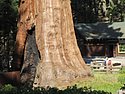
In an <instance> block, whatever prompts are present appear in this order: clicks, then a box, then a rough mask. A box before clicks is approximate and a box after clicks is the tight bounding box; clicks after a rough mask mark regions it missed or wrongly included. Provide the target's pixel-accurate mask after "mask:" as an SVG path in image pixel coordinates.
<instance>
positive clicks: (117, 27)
mask: <svg viewBox="0 0 125 94" xmlns="http://www.w3.org/2000/svg"><path fill="white" fill-rule="evenodd" d="M75 29H76V32H78V33H79V34H80V36H82V37H83V38H85V39H102V38H103V39H104V38H106V39H107V38H108V39H109V38H113V39H114V38H115V39H116V38H117V39H120V38H125V22H114V23H100V22H98V23H91V24H85V23H79V24H76V25H75Z"/></svg>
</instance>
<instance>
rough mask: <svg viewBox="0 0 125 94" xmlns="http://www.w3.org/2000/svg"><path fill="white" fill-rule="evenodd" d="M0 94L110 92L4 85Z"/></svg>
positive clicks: (94, 93)
mask: <svg viewBox="0 0 125 94" xmlns="http://www.w3.org/2000/svg"><path fill="white" fill-rule="evenodd" d="M0 94H111V93H110V92H105V91H101V90H98V91H97V90H93V89H91V88H87V87H84V88H77V86H76V85H74V86H69V87H67V88H66V89H64V90H60V89H58V88H56V87H53V88H52V87H47V88H39V87H37V88H34V89H32V88H31V87H27V86H22V87H18V88H16V87H13V86H11V85H5V86H3V87H2V88H0Z"/></svg>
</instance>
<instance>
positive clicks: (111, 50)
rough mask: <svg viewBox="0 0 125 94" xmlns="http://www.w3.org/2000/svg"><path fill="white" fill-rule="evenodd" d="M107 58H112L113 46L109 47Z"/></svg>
mask: <svg viewBox="0 0 125 94" xmlns="http://www.w3.org/2000/svg"><path fill="white" fill-rule="evenodd" d="M108 56H109V57H113V45H109V54H108Z"/></svg>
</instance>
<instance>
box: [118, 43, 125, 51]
mask: <svg viewBox="0 0 125 94" xmlns="http://www.w3.org/2000/svg"><path fill="white" fill-rule="evenodd" d="M118 51H119V53H125V43H119V47H118Z"/></svg>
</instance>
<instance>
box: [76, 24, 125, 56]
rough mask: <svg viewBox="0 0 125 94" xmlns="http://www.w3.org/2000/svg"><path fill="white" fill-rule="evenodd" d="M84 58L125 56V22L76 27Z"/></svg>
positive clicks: (77, 25) (78, 25)
mask: <svg viewBox="0 0 125 94" xmlns="http://www.w3.org/2000/svg"><path fill="white" fill-rule="evenodd" d="M75 31H76V35H77V40H78V45H79V48H80V51H81V54H82V56H83V57H91V56H107V57H115V56H125V22H114V23H99V22H98V23H91V24H85V23H79V24H76V25H75Z"/></svg>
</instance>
